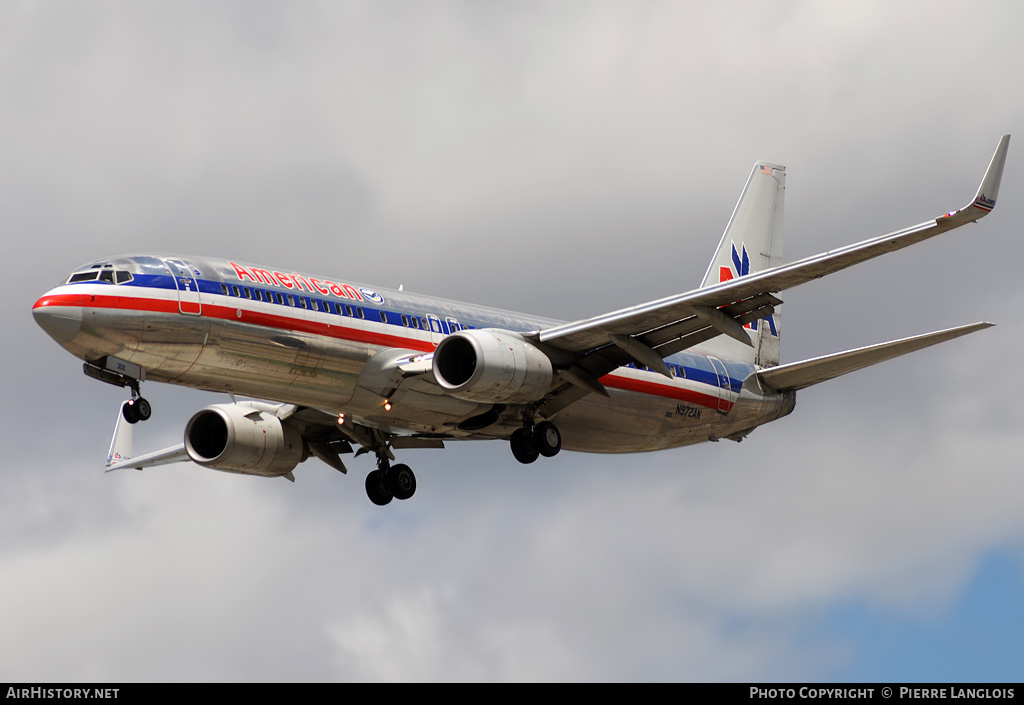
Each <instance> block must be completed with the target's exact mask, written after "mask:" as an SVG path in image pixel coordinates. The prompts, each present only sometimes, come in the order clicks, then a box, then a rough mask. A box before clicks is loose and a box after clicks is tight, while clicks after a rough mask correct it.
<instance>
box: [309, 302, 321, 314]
mask: <svg viewBox="0 0 1024 705" xmlns="http://www.w3.org/2000/svg"><path fill="white" fill-rule="evenodd" d="M309 307H310V308H311V309H313V310H314V311H319V310H320V307H319V306H318V305H317V300H316V299H310V300H309Z"/></svg>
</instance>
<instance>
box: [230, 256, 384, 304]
mask: <svg viewBox="0 0 1024 705" xmlns="http://www.w3.org/2000/svg"><path fill="white" fill-rule="evenodd" d="M228 264H230V265H231V266H232V268H234V270H235V274H236V275H237V276H238V279H239V281H250V282H252V283H253V284H263V285H265V286H280V287H284V288H285V289H298V290H300V291H301V290H303V289H305V290H306V291H308V292H309V293H310V294H320V295H322V296H329V295H334V296H337V297H338V298H340V299H352V300H354V301H363V300H364V299H370V300H371V301H373V302H375V303H382V302H383V301H384V299H383V298H382V297H381V296H380V294H378V293H376V292H374V291H370V290H363V292H362V293H360V290H358V289H356V288H355V287H354V286H352V285H351V284H338V283H337V282H332V281H330V280H320V279H316V278H314V277H309V278H306V277H304V276H302V275H301V274H295V273H292V274H282V273H281V272H278V271H273V272H269V271H267V270H266V269H260V268H259V267H244V266H242V265H240V264H236V263H235V262H228Z"/></svg>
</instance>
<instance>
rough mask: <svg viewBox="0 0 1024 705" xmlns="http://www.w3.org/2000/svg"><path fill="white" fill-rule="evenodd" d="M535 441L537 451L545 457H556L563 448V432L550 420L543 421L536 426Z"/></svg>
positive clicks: (534, 430)
mask: <svg viewBox="0 0 1024 705" xmlns="http://www.w3.org/2000/svg"><path fill="white" fill-rule="evenodd" d="M533 441H534V445H535V446H536V447H537V452H538V453H540V454H541V455H543V456H544V457H545V458H551V457H554V456H556V455H558V451H560V450H562V434H561V433H559V432H558V428H557V427H556V426H555V425H554V424H553V423H551V422H550V421H541V422H540V423H539V424H537V425H536V426H535V427H534V429H533Z"/></svg>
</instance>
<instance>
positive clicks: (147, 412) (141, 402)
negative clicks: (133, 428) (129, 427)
mask: <svg viewBox="0 0 1024 705" xmlns="http://www.w3.org/2000/svg"><path fill="white" fill-rule="evenodd" d="M121 415H122V416H124V420H125V421H127V422H128V423H138V422H139V421H146V420H147V419H148V418H149V417H150V416H152V415H153V407H151V406H150V405H149V402H148V401H146V400H145V399H143V398H142V397H139V398H137V399H130V400H129V401H128V403H126V404H123V405H122V406H121Z"/></svg>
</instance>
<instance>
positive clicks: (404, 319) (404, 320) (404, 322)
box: [402, 313, 409, 328]
mask: <svg viewBox="0 0 1024 705" xmlns="http://www.w3.org/2000/svg"><path fill="white" fill-rule="evenodd" d="M402 325H403V326H405V327H406V328H408V327H409V317H408V316H406V315H405V314H404V313H403V314H402Z"/></svg>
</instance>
